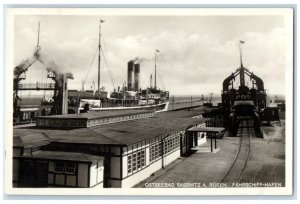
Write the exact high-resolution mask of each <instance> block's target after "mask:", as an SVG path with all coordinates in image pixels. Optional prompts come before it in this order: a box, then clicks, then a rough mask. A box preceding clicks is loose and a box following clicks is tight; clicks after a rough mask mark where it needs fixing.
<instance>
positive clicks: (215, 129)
mask: <svg viewBox="0 0 300 204" xmlns="http://www.w3.org/2000/svg"><path fill="white" fill-rule="evenodd" d="M224 130H225V128H223V127H191V128H189V129H188V131H194V132H215V133H220V132H223V131H224Z"/></svg>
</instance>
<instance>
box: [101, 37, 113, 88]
mask: <svg viewBox="0 0 300 204" xmlns="http://www.w3.org/2000/svg"><path fill="white" fill-rule="evenodd" d="M104 37H105V36H104V35H103V34H102V41H103V47H101V48H103V50H102V53H103V56H104V58H105V60H106V61H107V63H106V65H107V69H108V72H109V74H110V78H111V80H112V83H113V86H114V88H115V84H116V81H115V79H114V78H113V76H112V72H111V69H110V64H111V63H110V60H109V58H108V57H105V55H104V53H108V51H107V46H106V42H105V40H104Z"/></svg>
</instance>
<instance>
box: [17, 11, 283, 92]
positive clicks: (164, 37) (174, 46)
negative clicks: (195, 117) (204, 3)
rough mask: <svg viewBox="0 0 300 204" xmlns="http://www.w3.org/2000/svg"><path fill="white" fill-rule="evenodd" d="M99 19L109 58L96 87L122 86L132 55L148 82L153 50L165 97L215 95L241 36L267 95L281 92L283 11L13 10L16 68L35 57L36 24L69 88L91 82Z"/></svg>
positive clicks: (233, 64) (35, 70) (39, 68)
mask: <svg viewBox="0 0 300 204" xmlns="http://www.w3.org/2000/svg"><path fill="white" fill-rule="evenodd" d="M99 19H103V20H105V22H104V23H103V24H102V43H101V44H102V47H103V51H104V55H105V59H106V61H107V63H105V60H104V57H103V56H102V57H101V86H104V87H105V90H107V91H112V90H113V88H114V87H118V86H122V84H123V83H124V82H125V81H126V79H127V62H128V61H130V60H132V59H135V58H137V57H138V58H141V59H142V62H141V87H142V88H146V87H147V86H149V84H150V80H149V77H150V74H151V73H153V70H154V53H155V49H158V50H160V52H159V53H157V69H158V73H159V74H158V76H157V83H158V87H159V88H161V89H165V90H168V91H170V94H171V95H173V94H175V95H201V94H209V93H214V94H220V93H221V90H222V83H223V80H224V79H225V78H226V77H227V76H229V75H230V74H231V73H232V72H234V71H235V70H236V69H237V68H238V67H239V66H240V62H239V41H240V40H244V41H245V44H243V45H242V49H243V64H244V66H245V67H246V68H248V69H249V70H250V71H251V72H252V71H253V73H254V74H256V75H257V76H259V77H260V78H262V79H263V81H264V83H265V89H267V92H268V93H270V94H284V92H285V63H286V62H285V60H286V59H285V52H286V47H285V46H286V45H285V38H286V37H287V35H286V33H285V29H284V20H283V18H282V16H253V15H252V16H100V15H99V16H69V15H68V16H51V15H49V16H47V15H43V16H42V15H39V16H30V15H26V16H16V17H15V21H14V64H15V66H17V65H18V64H19V63H21V62H22V61H23V60H25V59H26V58H30V57H31V56H32V55H33V52H34V50H35V46H36V44H37V25H38V22H40V26H41V27H40V46H41V52H42V54H43V56H44V57H45V58H47V59H49V60H53V61H54V62H55V63H56V64H57V66H58V68H59V71H60V72H67V71H68V72H72V73H73V76H74V80H69V89H78V90H79V89H81V84H82V81H83V80H84V81H85V89H90V87H91V85H92V84H93V81H95V82H96V83H97V57H96V58H94V56H95V53H96V51H97V46H98V34H99ZM93 59H94V60H93ZM89 70H90V72H89ZM44 72H45V71H44V69H43V65H42V64H39V63H36V64H34V65H33V66H32V67H31V68H30V70H29V71H28V73H27V79H26V80H27V82H32V83H34V82H35V81H37V80H38V78H42V80H48V81H49V80H50V79H46V78H45V77H41V75H42V74H43V73H44ZM88 73H89V74H88ZM111 78H113V80H111ZM111 81H114V84H115V85H114V86H113V83H112V82H111ZM237 83H238V80H237Z"/></svg>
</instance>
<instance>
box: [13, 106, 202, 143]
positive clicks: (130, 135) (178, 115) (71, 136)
mask: <svg viewBox="0 0 300 204" xmlns="http://www.w3.org/2000/svg"><path fill="white" fill-rule="evenodd" d="M201 112H202V111H201V110H197V111H170V112H161V113H155V115H154V116H153V117H151V118H144V119H139V120H130V121H124V122H119V123H112V124H107V125H102V126H95V127H88V128H79V129H73V130H53V129H38V128H26V129H25V128H15V129H14V136H17V135H20V134H21V135H28V134H34V133H38V132H39V133H41V132H42V133H43V134H46V135H47V136H48V137H49V138H50V139H51V140H52V141H55V142H62V143H82V144H111V145H124V146H126V145H131V144H134V143H137V142H141V141H144V140H147V139H150V138H154V137H157V136H162V135H166V134H169V133H170V132H172V131H179V130H184V129H186V128H188V127H190V126H192V125H195V124H201V123H203V121H205V120H207V119H204V118H192V117H194V116H197V115H200V114H201Z"/></svg>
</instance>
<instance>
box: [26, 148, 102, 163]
mask: <svg viewBox="0 0 300 204" xmlns="http://www.w3.org/2000/svg"><path fill="white" fill-rule="evenodd" d="M22 157H23V158H32V159H45V160H64V161H79V162H95V161H101V160H104V158H103V157H100V156H95V155H90V154H83V153H78V152H58V151H41V150H39V151H35V152H33V153H32V154H24V155H23V156H22Z"/></svg>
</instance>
